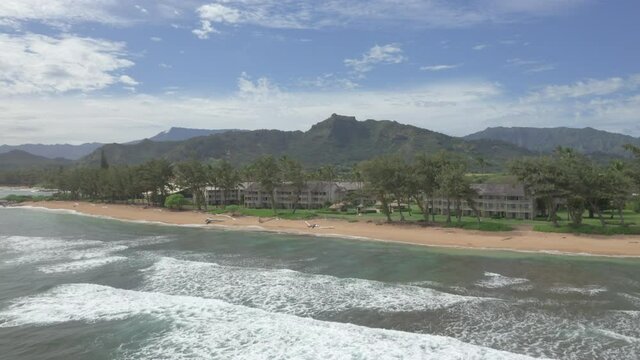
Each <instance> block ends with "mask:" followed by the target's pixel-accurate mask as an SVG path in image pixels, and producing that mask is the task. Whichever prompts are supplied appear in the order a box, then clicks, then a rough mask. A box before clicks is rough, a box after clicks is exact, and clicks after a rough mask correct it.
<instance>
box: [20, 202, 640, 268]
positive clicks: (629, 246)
mask: <svg viewBox="0 0 640 360" xmlns="http://www.w3.org/2000/svg"><path fill="white" fill-rule="evenodd" d="M24 206H31V207H41V208H47V209H58V210H73V211H77V212H79V213H82V214H86V215H93V216H102V217H109V218H113V219H119V220H127V221H149V222H159V223H165V224H173V225H199V226H209V227H225V228H229V229H238V230H253V231H274V232H283V233H291V234H307V235H316V236H319V240H318V241H322V240H321V239H320V238H321V237H327V236H334V237H346V238H359V239H362V240H376V241H390V242H397V243H406V244H414V245H425V246H440V247H463V248H473V249H493V250H497V249H501V250H514V251H539V252H549V253H567V254H590V255H606V256H640V237H639V236H623V235H620V236H586V235H573V234H556V233H541V232H534V231H529V230H518V231H510V232H481V231H469V230H461V229H451V228H441V227H421V226H418V225H411V224H382V225H377V224H374V223H367V222H364V221H361V222H347V221H343V220H333V219H327V220H325V219H314V220H313V221H310V222H311V223H313V224H318V227H315V228H309V227H308V226H307V224H306V223H305V222H304V221H302V220H284V219H273V220H270V221H266V222H265V220H264V219H263V220H261V219H259V218H257V217H251V216H242V217H236V218H231V217H229V216H226V215H211V214H206V213H202V212H195V211H171V210H167V209H160V208H144V207H141V206H133V205H116V204H93V203H85V202H68V201H47V202H33V203H26V204H24ZM207 218H211V219H215V221H214V222H212V223H211V224H209V225H206V224H205V220H206V219H207Z"/></svg>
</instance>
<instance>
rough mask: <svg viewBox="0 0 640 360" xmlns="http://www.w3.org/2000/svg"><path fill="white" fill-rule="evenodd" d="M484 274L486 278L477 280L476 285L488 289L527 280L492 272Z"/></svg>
mask: <svg viewBox="0 0 640 360" xmlns="http://www.w3.org/2000/svg"><path fill="white" fill-rule="evenodd" d="M484 276H485V277H486V279H484V280H480V281H478V282H477V283H476V285H477V286H480V287H484V288H488V289H497V288H502V287H507V286H512V285H518V284H524V283H526V282H529V280H528V279H523V278H512V277H508V276H504V275H500V274H497V273H492V272H485V273H484Z"/></svg>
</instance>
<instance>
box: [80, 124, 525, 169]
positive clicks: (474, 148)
mask: <svg viewBox="0 0 640 360" xmlns="http://www.w3.org/2000/svg"><path fill="white" fill-rule="evenodd" d="M440 150H448V151H452V152H457V153H460V154H463V155H464V156H466V157H467V158H469V159H472V160H475V159H479V158H483V159H486V160H488V161H489V163H490V164H489V165H488V166H487V168H489V167H490V166H491V164H493V166H494V167H499V166H500V164H504V163H506V162H507V160H508V159H510V158H513V157H518V156H524V155H530V154H532V152H531V151H529V150H527V149H523V148H521V147H518V146H515V145H512V144H509V143H506V142H504V141H496V140H484V139H480V140H465V139H461V138H457V137H452V136H448V135H445V134H441V133H437V132H433V131H430V130H426V129H422V128H419V127H416V126H411V125H404V124H400V123H398V122H395V121H388V120H380V121H378V120H366V121H358V120H356V118H355V117H351V116H341V115H337V114H333V115H332V116H331V117H329V118H328V119H326V120H324V121H322V122H319V123H317V124H315V125H313V126H312V127H311V129H309V130H308V131H305V132H303V131H281V130H254V131H228V132H225V133H224V134H213V135H209V136H203V137H196V138H191V139H188V140H184V141H178V142H154V141H142V142H140V143H137V144H129V145H127V144H109V145H105V146H103V147H102V148H100V150H99V151H94V152H93V153H92V154H90V155H89V156H87V157H85V158H83V159H81V161H82V162H83V163H86V164H97V163H98V162H99V161H100V156H101V153H102V151H104V154H105V156H106V158H107V160H108V161H109V163H112V164H137V163H141V162H144V161H146V160H149V159H152V158H164V159H167V160H170V161H180V160H184V159H198V160H210V159H221V158H226V159H228V160H229V161H232V162H234V163H236V164H246V163H248V162H250V161H252V160H253V159H255V158H256V157H258V156H260V155H262V154H272V155H275V156H281V155H287V156H289V157H291V158H294V159H297V160H299V161H301V162H302V163H303V164H304V165H306V166H308V167H318V166H320V165H323V164H333V165H345V166H350V165H353V164H355V163H357V162H359V161H362V160H366V159H370V158H371V157H374V156H377V155H382V154H398V155H401V156H405V157H410V156H412V155H414V154H416V153H421V152H427V153H433V152H437V151H440Z"/></svg>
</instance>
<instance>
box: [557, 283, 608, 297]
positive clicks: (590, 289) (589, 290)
mask: <svg viewBox="0 0 640 360" xmlns="http://www.w3.org/2000/svg"><path fill="white" fill-rule="evenodd" d="M549 291H551V292H553V293H556V294H581V295H586V296H596V295H598V294H601V293H604V292H607V288H606V287H604V286H599V285H588V286H583V287H577V286H556V287H552V288H551V289H549Z"/></svg>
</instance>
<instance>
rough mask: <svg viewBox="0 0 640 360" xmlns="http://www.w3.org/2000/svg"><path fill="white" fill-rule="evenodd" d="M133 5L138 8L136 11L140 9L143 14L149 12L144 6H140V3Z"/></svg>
mask: <svg viewBox="0 0 640 360" xmlns="http://www.w3.org/2000/svg"><path fill="white" fill-rule="evenodd" d="M134 7H135V8H136V9H138V11H140V12H141V13H143V14H145V15H146V14H148V13H149V10H147V9H145V8H144V7H142V6H140V5H135V6H134Z"/></svg>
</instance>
